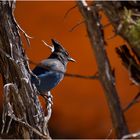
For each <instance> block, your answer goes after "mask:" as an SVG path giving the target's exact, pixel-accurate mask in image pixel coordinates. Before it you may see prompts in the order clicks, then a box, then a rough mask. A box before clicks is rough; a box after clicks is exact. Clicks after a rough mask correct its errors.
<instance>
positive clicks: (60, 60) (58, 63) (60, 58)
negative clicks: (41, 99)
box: [31, 39, 75, 95]
mask: <svg viewBox="0 0 140 140" xmlns="http://www.w3.org/2000/svg"><path fill="white" fill-rule="evenodd" d="M52 44H53V47H54V48H53V52H52V53H51V55H50V56H49V57H48V58H47V59H45V60H43V61H41V63H40V64H39V65H38V66H36V67H35V68H34V69H33V71H32V72H33V73H34V74H35V75H36V76H37V77H38V79H37V78H36V77H35V76H32V77H31V81H32V83H34V84H35V85H36V87H37V90H38V91H39V92H40V93H41V95H44V94H45V93H46V92H48V91H50V90H52V89H53V88H54V87H55V86H56V85H57V84H59V82H60V81H61V80H62V79H63V78H64V73H65V71H66V66H67V63H68V61H72V62H74V61H75V60H74V59H73V58H71V57H70V55H69V54H68V52H67V51H66V50H65V49H64V48H63V47H62V45H61V44H60V43H58V42H57V41H56V40H53V39H52Z"/></svg>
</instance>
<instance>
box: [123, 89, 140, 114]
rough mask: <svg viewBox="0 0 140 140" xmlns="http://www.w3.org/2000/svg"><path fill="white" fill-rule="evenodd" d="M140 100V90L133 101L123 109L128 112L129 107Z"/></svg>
mask: <svg viewBox="0 0 140 140" xmlns="http://www.w3.org/2000/svg"><path fill="white" fill-rule="evenodd" d="M139 100H140V92H139V93H137V95H136V96H135V97H134V98H133V99H132V101H131V102H130V103H129V104H128V105H127V106H126V107H125V108H124V109H123V111H124V112H126V111H127V110H128V109H130V108H131V107H132V106H133V105H134V104H136V103H138V102H139Z"/></svg>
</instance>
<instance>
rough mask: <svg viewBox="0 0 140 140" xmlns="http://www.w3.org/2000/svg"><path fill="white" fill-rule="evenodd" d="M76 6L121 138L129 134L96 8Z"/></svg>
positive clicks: (82, 2) (79, 4) (82, 4)
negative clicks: (82, 19)
mask: <svg viewBox="0 0 140 140" xmlns="http://www.w3.org/2000/svg"><path fill="white" fill-rule="evenodd" d="M77 4H78V6H79V10H80V12H81V14H82V16H83V18H84V20H85V23H86V28H87V32H88V36H89V39H90V42H91V46H92V48H93V52H94V54H95V58H96V61H97V66H98V73H99V80H100V82H101V84H102V86H103V88H104V91H105V95H106V99H107V102H108V105H109V109H110V113H111V118H112V124H113V127H114V130H115V133H116V135H117V138H121V137H123V136H124V135H126V134H128V133H129V132H128V128H127V124H126V122H125V118H124V114H123V111H122V108H121V105H120V101H119V97H118V95H117V91H116V87H115V83H114V77H113V73H112V70H111V66H110V63H109V59H108V57H107V54H106V50H105V46H104V45H105V41H104V33H103V28H102V25H101V23H100V16H99V14H98V11H97V8H96V6H94V7H89V6H88V4H87V3H86V1H84V0H83V1H78V2H77Z"/></svg>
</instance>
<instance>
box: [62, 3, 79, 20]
mask: <svg viewBox="0 0 140 140" xmlns="http://www.w3.org/2000/svg"><path fill="white" fill-rule="evenodd" d="M76 7H77V4H76V5H74V6H73V7H71V8H70V9H69V10H67V12H66V13H65V15H64V19H65V18H66V17H67V16H68V14H69V13H70V12H71V11H72V10H73V9H75V8H76Z"/></svg>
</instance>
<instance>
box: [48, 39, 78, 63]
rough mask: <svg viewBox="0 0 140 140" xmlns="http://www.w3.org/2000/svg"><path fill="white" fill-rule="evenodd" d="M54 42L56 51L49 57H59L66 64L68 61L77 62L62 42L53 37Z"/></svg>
mask: <svg viewBox="0 0 140 140" xmlns="http://www.w3.org/2000/svg"><path fill="white" fill-rule="evenodd" d="M52 44H53V47H54V51H53V52H52V54H51V55H50V57H49V58H57V59H59V60H60V61H61V62H62V63H63V64H64V65H65V64H67V62H68V61H72V62H75V60H74V59H73V58H71V57H70V55H69V53H68V52H67V51H66V50H65V49H64V48H63V47H62V45H61V44H60V43H58V42H57V41H56V40H54V39H52Z"/></svg>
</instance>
